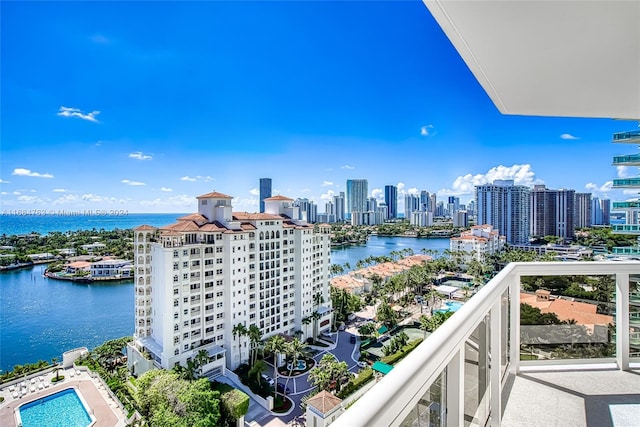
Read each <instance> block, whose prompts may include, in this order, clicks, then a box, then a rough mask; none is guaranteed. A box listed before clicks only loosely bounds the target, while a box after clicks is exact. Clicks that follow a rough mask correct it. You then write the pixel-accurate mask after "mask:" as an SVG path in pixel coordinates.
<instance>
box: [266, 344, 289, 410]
mask: <svg viewBox="0 0 640 427" xmlns="http://www.w3.org/2000/svg"><path fill="white" fill-rule="evenodd" d="M285 345H286V342H285V340H284V338H283V337H282V336H281V335H272V336H270V337H269V338H267V342H266V343H265V345H264V349H265V351H267V352H269V353H273V368H274V369H273V371H274V377H275V378H274V379H275V382H276V384H277V383H278V355H279V354H281V353H283V352H284V351H285V348H286V347H285ZM277 390H278V387H274V391H273V398H274V399H275V398H276V397H277V396H276V393H277Z"/></svg>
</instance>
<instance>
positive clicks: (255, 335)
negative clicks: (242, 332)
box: [247, 325, 262, 365]
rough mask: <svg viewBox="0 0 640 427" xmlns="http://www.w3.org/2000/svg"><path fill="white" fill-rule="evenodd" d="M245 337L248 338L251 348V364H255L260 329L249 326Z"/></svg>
mask: <svg viewBox="0 0 640 427" xmlns="http://www.w3.org/2000/svg"><path fill="white" fill-rule="evenodd" d="M247 335H248V336H249V341H250V346H251V357H250V359H251V364H252V365H253V364H254V363H256V359H257V358H258V346H259V344H260V342H261V341H262V333H261V332H260V328H258V327H257V326H256V325H250V326H249V329H248V332H247Z"/></svg>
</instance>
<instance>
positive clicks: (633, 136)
mask: <svg viewBox="0 0 640 427" xmlns="http://www.w3.org/2000/svg"><path fill="white" fill-rule="evenodd" d="M611 142H622V143H629V144H640V130H632V131H629V132H616V133H614V134H613V138H612V141H611Z"/></svg>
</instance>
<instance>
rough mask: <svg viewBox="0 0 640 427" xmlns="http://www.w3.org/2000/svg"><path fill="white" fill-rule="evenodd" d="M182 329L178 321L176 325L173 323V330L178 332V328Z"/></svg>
mask: <svg viewBox="0 0 640 427" xmlns="http://www.w3.org/2000/svg"><path fill="white" fill-rule="evenodd" d="M179 329H180V325H178V324H177V323H176V324H175V325H173V330H174V331H176V332H178V330H179Z"/></svg>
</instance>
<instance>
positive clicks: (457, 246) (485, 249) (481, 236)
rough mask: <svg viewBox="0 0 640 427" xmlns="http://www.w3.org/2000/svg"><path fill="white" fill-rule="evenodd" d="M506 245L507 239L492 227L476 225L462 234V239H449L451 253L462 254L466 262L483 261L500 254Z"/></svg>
mask: <svg viewBox="0 0 640 427" xmlns="http://www.w3.org/2000/svg"><path fill="white" fill-rule="evenodd" d="M505 243H506V238H505V237H504V236H501V235H500V233H499V232H498V230H494V229H493V227H492V226H491V225H488V224H484V225H475V226H473V227H471V230H469V231H464V232H462V233H460V237H452V238H451V239H449V250H451V252H462V253H463V254H464V262H465V263H468V262H469V261H471V260H472V259H476V260H477V261H482V260H483V259H484V258H485V256H487V255H492V254H494V253H496V252H500V251H501V250H502V249H503V248H504V245H505Z"/></svg>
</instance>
